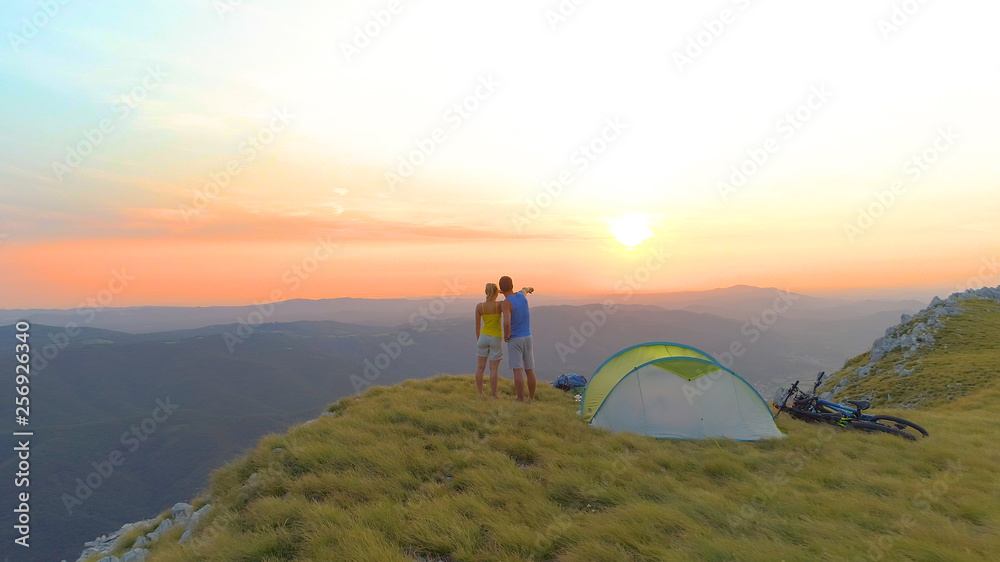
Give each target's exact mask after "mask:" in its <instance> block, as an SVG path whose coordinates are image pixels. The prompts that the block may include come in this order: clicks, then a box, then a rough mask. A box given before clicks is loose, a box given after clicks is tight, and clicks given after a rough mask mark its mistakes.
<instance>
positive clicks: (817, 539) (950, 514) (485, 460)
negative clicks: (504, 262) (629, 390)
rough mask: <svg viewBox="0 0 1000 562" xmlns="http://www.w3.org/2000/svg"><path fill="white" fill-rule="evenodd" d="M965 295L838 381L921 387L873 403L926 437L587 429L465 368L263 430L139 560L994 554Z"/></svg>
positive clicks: (993, 476)
mask: <svg viewBox="0 0 1000 562" xmlns="http://www.w3.org/2000/svg"><path fill="white" fill-rule="evenodd" d="M963 306H964V307H966V308H965V310H964V312H963V314H961V315H958V316H953V317H949V318H947V319H945V327H944V328H942V329H941V330H939V331H938V333H937V336H936V337H937V340H936V342H935V345H934V346H933V347H932V348H930V349H929V350H927V351H926V352H924V353H923V354H922V355H921V356H920V357H919V359H920V360H921V363H920V366H919V367H918V368H917V369H916V370H915V371H914V372H913V373H912V374H910V375H909V376H907V377H898V376H897V375H896V374H895V373H889V372H886V373H881V374H880V373H879V372H878V370H877V369H876V372H875V374H873V375H871V376H869V377H867V378H866V379H864V380H863V381H859V382H857V383H851V386H848V387H846V388H845V389H844V390H843V391H841V392H840V393H839V394H838V398H847V397H850V396H857V395H860V394H863V393H869V392H870V393H873V394H880V393H881V394H889V393H891V394H892V395H893V396H900V397H901V398H902V397H904V396H905V395H906V393H908V392H909V393H911V394H912V395H911V396H908V397H907V401H908V402H914V401H915V400H916V398H917V397H918V396H920V397H922V398H921V401H917V403H916V404H915V405H913V407H912V408H908V409H901V410H893V409H892V408H889V407H879V408H878V411H879V412H882V413H889V414H896V415H900V416H904V417H907V418H909V419H912V420H913V421H915V422H917V423H919V424H921V425H923V426H924V427H926V428H927V429H928V430H929V431H930V433H931V437H930V438H929V439H924V440H921V441H919V442H916V443H911V442H908V441H905V440H903V439H900V438H898V437H893V436H888V435H871V434H865V433H856V432H851V431H837V430H834V429H833V428H831V427H829V426H816V425H809V424H806V423H803V422H799V421H795V420H792V419H789V418H788V417H786V416H782V417H779V418H778V425H779V427H780V428H781V430H782V431H783V432H784V433H786V434H787V435H788V438H787V439H779V440H769V441H761V442H755V443H742V442H732V441H725V440H720V441H714V440H709V441H703V442H690V441H662V440H655V439H651V438H646V437H641V436H637V435H630V434H611V433H608V432H606V431H603V430H596V429H593V428H591V427H589V426H587V425H586V424H584V423H583V422H582V421H581V420H580V419H579V417H578V416H577V414H576V411H577V408H578V404H577V403H576V402H575V401H574V400H573V397H572V396H569V395H566V394H563V393H561V392H558V391H555V390H553V389H551V388H548V387H546V388H540V389H539V390H540V392H539V400H538V402H536V403H533V404H518V403H515V402H514V401H513V399H512V394H513V388H512V385H510V384H509V383H505V384H504V385H503V386H502V392H503V393H504V397H503V399H502V400H500V401H491V400H480V399H478V398H477V397H476V396H475V390H474V387H473V382H472V378H471V377H438V378H436V379H432V380H424V381H409V382H406V383H404V384H402V385H399V386H396V387H391V388H371V389H370V390H368V391H367V392H365V393H364V394H362V395H360V396H358V397H355V398H351V399H347V400H344V401H341V402H340V403H339V404H336V405H334V406H332V407H331V408H330V411H331V412H333V413H334V414H335V415H329V416H323V417H320V418H319V419H318V420H316V421H314V422H312V423H309V424H305V425H301V426H297V427H295V428H293V429H291V430H290V431H289V432H288V433H287V434H284V435H269V436H267V437H264V438H263V439H261V440H260V442H259V444H258V446H257V447H256V448H255V449H254V450H252V451H249V452H248V453H247V454H246V455H244V456H243V457H242V458H240V459H238V460H236V461H235V462H232V463H230V464H228V465H227V466H225V467H223V468H221V469H219V470H217V471H216V472H215V473H214V474H213V477H212V480H211V488H210V492H209V493H210V496H211V502H212V504H213V506H214V508H215V509H214V511H213V512H212V514H211V516H210V518H209V520H208V522H207V524H206V525H204V527H203V528H202V529H201V530H200V531H199V532H198V533H197V534H196V535H195V537H194V539H192V540H191V541H189V542H187V543H184V544H180V545H178V544H176V540H173V541H167V540H161V541H159V542H158V543H156V544H154V546H153V549H152V556H151V560H153V561H154V562H174V561H182V560H183V561H189V560H190V561H194V560H218V561H226V562H231V561H252V560H265V561H278V560H302V561H305V560H314V561H320V560H338V561H339V560H345V561H346V560H380V561H381V560H385V561H391V560H400V561H412V560H448V561H457V560H525V559H528V560H608V561H620V560H674V559H676V560H689V559H696V560H698V559H700V560H762V561H763V560H766V561H774V560H809V559H831V560H897V559H903V560H992V559H996V553H997V552H1000V532H998V530H1000V492H998V490H1000V476H998V472H1000V450H998V449H997V447H996V443H997V442H998V441H1000V384H998V382H997V373H998V372H1000V350H998V348H997V345H998V344H997V342H1000V312H997V309H998V308H1000V306H997V305H996V303H995V302H994V303H992V304H986V303H984V302H979V301H970V302H967V303H965V304H963ZM912 359H913V360H914V362H915V360H916V359H917V357H914V358H912ZM894 360H895V359H894V358H891V357H887V358H886V361H888V362H889V363H887V364H886V365H890V364H891V362H892V361H894ZM865 362H867V358H863V357H859V358H856V359H854V360H852V361H849V362H848V364H847V366H846V367H845V371H844V372H842V373H839V374H838V375H837V376H836V377H835V378H834V382H836V381H837V380H838V378H842V377H843V376H846V374H847V373H848V371H849V370H850V369H853V368H854V367H853V366H854V365H859V364H863V363H865ZM887 371H891V370H890V369H887ZM956 379H961V381H963V385H962V387H961V389H962V390H961V391H958V390H954V391H953V390H952V389H957V388H958V387H955V386H954V385H952V387H951V388H948V387H947V385H949V384H952V383H953V382H956ZM866 384H867V385H868V386H867V387H866V386H865V385H866ZM949 398H950V399H949ZM890 405H891V404H890ZM252 475H256V476H252ZM200 501H201V502H203V501H204V498H201V499H200ZM177 531H178V533H179V529H178V530H177ZM174 539H176V537H174Z"/></svg>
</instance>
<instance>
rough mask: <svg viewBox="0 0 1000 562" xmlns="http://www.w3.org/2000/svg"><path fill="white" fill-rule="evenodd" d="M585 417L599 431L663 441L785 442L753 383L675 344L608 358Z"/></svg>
mask: <svg viewBox="0 0 1000 562" xmlns="http://www.w3.org/2000/svg"><path fill="white" fill-rule="evenodd" d="M580 413H581V414H583V415H584V417H585V418H586V419H587V421H589V422H590V424H591V425H593V426H595V427H603V428H605V429H610V430H612V431H628V432H632V433H639V434H643V435H650V436H652V437H657V438H660V439H705V438H708V437H717V438H728V439H735V440H740V441H755V440H758V439H762V438H767V437H784V435H783V434H782V433H781V432H780V431H779V430H778V428H777V427H776V426H775V425H774V418H773V416H772V415H771V409H770V408H769V407H768V405H767V402H765V401H764V399H763V398H761V396H760V394H758V393H757V391H756V390H755V389H754V388H753V387H752V386H750V384H749V383H747V382H746V381H745V380H743V378H742V377H740V376H739V375H737V374H736V373H734V372H733V371H731V370H729V369H727V368H726V367H723V366H722V365H721V364H719V362H718V361H716V360H715V359H714V358H712V356H710V355H708V354H707V353H705V352H703V351H700V350H698V349H695V348H693V347H690V346H686V345H681V344H676V343H663V342H659V343H645V344H640V345H636V346H632V347H629V348H626V349H623V350H622V351H619V352H618V353H616V354H615V355H613V356H611V357H610V358H609V359H608V360H607V361H605V362H604V364H603V365H601V367H600V368H598V369H597V371H596V372H595V373H594V375H593V376H592V377H591V378H590V382H589V383H588V384H587V387H586V389H585V390H584V395H583V400H582V405H581V408H580Z"/></svg>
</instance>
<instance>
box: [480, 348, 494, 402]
mask: <svg viewBox="0 0 1000 562" xmlns="http://www.w3.org/2000/svg"><path fill="white" fill-rule="evenodd" d="M478 359H479V361H478V362H477V364H476V388H478V389H479V395H480V396H482V395H483V371H485V370H486V357H479V358H478ZM490 385H492V387H493V394H496V383H494V382H493V374H492V373H491V374H490Z"/></svg>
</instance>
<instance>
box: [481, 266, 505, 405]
mask: <svg viewBox="0 0 1000 562" xmlns="http://www.w3.org/2000/svg"><path fill="white" fill-rule="evenodd" d="M499 293H500V290H499V289H498V288H497V286H496V283H487V284H486V301H485V302H481V303H479V304H477V305H476V355H477V356H478V358H479V363H478V365H476V387H477V388H478V389H479V395H480V396H483V371H485V370H486V360H487V359H489V362H490V395H492V396H493V398H498V396H497V382H498V381H499V379H500V374H499V371H500V360H501V359H503V328H502V327H501V324H500V314H501V312H500V303H498V302H497V295H498V294H499Z"/></svg>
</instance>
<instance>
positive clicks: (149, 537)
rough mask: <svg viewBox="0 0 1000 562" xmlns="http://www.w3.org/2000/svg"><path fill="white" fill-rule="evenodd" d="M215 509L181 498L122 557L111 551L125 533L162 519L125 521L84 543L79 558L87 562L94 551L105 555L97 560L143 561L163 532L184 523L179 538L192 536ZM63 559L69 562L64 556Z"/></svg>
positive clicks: (108, 561) (114, 561) (117, 561)
mask: <svg viewBox="0 0 1000 562" xmlns="http://www.w3.org/2000/svg"><path fill="white" fill-rule="evenodd" d="M211 510H212V504H210V503H209V504H205V505H204V506H202V507H201V509H199V510H198V511H194V507H192V506H191V504H188V503H184V502H180V503H176V504H174V506H173V507H172V508H170V516H169V517H167V518H165V519H163V520H162V521H160V523H159V524H158V525H157V526H156V528H154V529H153V530H152V531H149V532H148V533H146V534H144V535H141V536H139V537H138V538H137V539H135V542H134V543H133V544H132V545H131V547H132V548H131V550H129V551H128V552H126V553H125V554H123V555H122V556H121V557H118V556H112V555H111V553H112V552H114V551H115V550H116V549H118V547H119V546H121V544H120V543H121V541H122V539H123V537H124V536H125V535H126V534H127V533H129V532H130V531H131V530H133V529H135V528H137V527H140V528H142V527H146V528H148V527H150V526H152V525H153V524H154V523H156V521H157V520H158V519H159V517H154V518H151V519H145V520H143V521H138V522H136V523H126V524H125V525H122V528H121V529H118V530H117V531H115V532H114V533H112V534H110V535H104V536H102V537H99V538H97V539H96V540H93V541H90V542H87V543H84V546H85V547H86V548H84V550H83V552H82V553H80V557H79V558H77V560H76V562H84V561H85V560H87V559H88V558H91V557H93V556H95V555H97V556H103V557H102V558H100V559H99V560H98V562H143V561H144V560H146V558H147V557H148V556H149V546H150V545H152V544H153V543H155V542H156V541H158V540H159V539H160V538H161V536H162V535H163V534H164V533H166V532H167V531H169V530H170V529H172V528H174V527H177V526H181V527H184V528H185V529H184V534H183V535H181V538H180V541H179V542H186V541H188V540H189V539H190V538H191V534H192V533H194V532H196V531H197V530H198V529H199V528H200V526H201V524H202V523H203V520H204V517H205V516H206V515H208V513H209V512H211ZM63 562H66V561H65V560H63Z"/></svg>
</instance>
